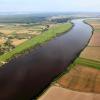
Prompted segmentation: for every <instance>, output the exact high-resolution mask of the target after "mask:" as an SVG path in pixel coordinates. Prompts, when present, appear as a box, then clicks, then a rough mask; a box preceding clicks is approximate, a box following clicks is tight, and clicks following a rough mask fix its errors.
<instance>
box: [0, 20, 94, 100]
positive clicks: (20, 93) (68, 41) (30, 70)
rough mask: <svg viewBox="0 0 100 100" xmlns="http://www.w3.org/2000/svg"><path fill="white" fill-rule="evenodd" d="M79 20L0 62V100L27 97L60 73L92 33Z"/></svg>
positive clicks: (88, 27)
mask: <svg viewBox="0 0 100 100" xmlns="http://www.w3.org/2000/svg"><path fill="white" fill-rule="evenodd" d="M82 21H83V20H81V19H80V20H79V19H78V20H73V21H72V22H73V23H74V24H75V26H74V27H73V28H72V30H70V31H69V32H67V33H65V34H63V35H61V36H59V37H56V38H55V39H54V40H52V41H49V42H48V43H45V44H43V45H42V46H41V47H38V48H35V49H33V50H31V51H30V53H28V54H25V55H22V56H20V57H18V58H15V59H12V60H11V61H9V63H7V64H5V65H3V67H2V68H1V69H0V100H30V99H31V97H33V98H34V97H35V96H36V95H38V94H39V93H40V91H41V90H43V89H45V87H46V86H47V85H48V84H49V83H50V82H52V80H53V79H54V78H55V77H56V76H57V75H58V74H60V73H62V72H63V71H64V70H65V69H66V68H67V67H68V65H69V64H70V63H71V61H72V60H73V59H75V58H76V56H77V55H78V54H79V52H80V51H81V50H82V49H83V48H84V47H85V46H86V45H87V43H88V41H89V39H90V37H91V35H92V28H91V27H90V26H89V25H87V24H85V23H83V22H82Z"/></svg>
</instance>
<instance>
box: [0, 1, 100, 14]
mask: <svg viewBox="0 0 100 100" xmlns="http://www.w3.org/2000/svg"><path fill="white" fill-rule="evenodd" d="M15 11H19V12H21V11H32V12H65V11H66V12H67V11H72V12H74V11H75V12H77V11H84V12H86V11H88V12H100V0H0V12H15Z"/></svg>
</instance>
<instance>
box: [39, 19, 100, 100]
mask: <svg viewBox="0 0 100 100" xmlns="http://www.w3.org/2000/svg"><path fill="white" fill-rule="evenodd" d="M87 23H88V24H90V25H92V27H93V28H94V33H93V36H92V37H91V39H90V42H89V44H88V45H87V47H86V48H85V49H84V50H83V51H82V52H81V54H80V55H79V58H77V59H76V60H75V61H74V62H73V64H71V65H70V67H69V68H68V69H67V70H66V71H65V72H63V73H62V74H61V75H60V76H58V78H57V79H56V80H54V82H53V83H52V84H51V86H50V87H49V88H48V89H47V90H46V91H45V92H44V94H43V95H42V96H41V97H40V98H38V100H56V99H57V100H61V99H63V100H66V99H68V100H80V99H82V100H92V99H94V100H99V99H100V96H99V95H100V77H99V76H100V61H99V60H100V53H99V51H100V50H99V46H100V37H99V36H100V34H99V33H100V32H98V30H100V26H99V25H100V22H99V23H98V24H99V25H98V24H97V22H96V23H95V25H96V26H94V24H93V22H90V21H87ZM97 34H98V35H97ZM94 48H95V49H94ZM97 48H98V49H97Z"/></svg>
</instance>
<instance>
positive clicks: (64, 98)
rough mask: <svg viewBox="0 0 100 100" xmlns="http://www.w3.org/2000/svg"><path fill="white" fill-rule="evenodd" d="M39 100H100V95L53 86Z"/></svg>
mask: <svg viewBox="0 0 100 100" xmlns="http://www.w3.org/2000/svg"><path fill="white" fill-rule="evenodd" d="M38 100H100V95H99V94H92V93H83V92H76V91H72V90H68V89H64V88H62V87H57V86H51V87H50V88H49V89H48V90H47V92H46V93H45V94H44V95H42V96H41V97H40V98H39V99H38Z"/></svg>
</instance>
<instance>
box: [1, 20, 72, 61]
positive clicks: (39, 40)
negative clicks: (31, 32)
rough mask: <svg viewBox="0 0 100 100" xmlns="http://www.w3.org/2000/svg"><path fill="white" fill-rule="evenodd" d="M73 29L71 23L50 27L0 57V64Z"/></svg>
mask: <svg viewBox="0 0 100 100" xmlns="http://www.w3.org/2000/svg"><path fill="white" fill-rule="evenodd" d="M72 27H73V24H72V23H70V22H69V23H64V24H60V25H58V26H56V27H54V28H53V27H52V28H51V29H49V30H47V31H45V32H43V33H42V34H40V35H39V36H36V37H34V38H32V39H31V40H28V41H26V42H24V43H22V44H21V45H19V46H17V47H16V48H15V49H13V50H12V51H9V52H7V53H5V54H3V55H1V56H0V62H1V63H4V62H8V61H9V60H10V59H12V58H13V57H15V56H18V55H21V54H22V53H25V52H26V51H28V50H30V49H31V48H34V47H36V46H39V45H41V44H43V43H44V42H46V41H49V40H51V39H53V38H55V37H57V36H58V35H61V34H63V33H65V32H67V31H69V30H70V29H71V28H72Z"/></svg>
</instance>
